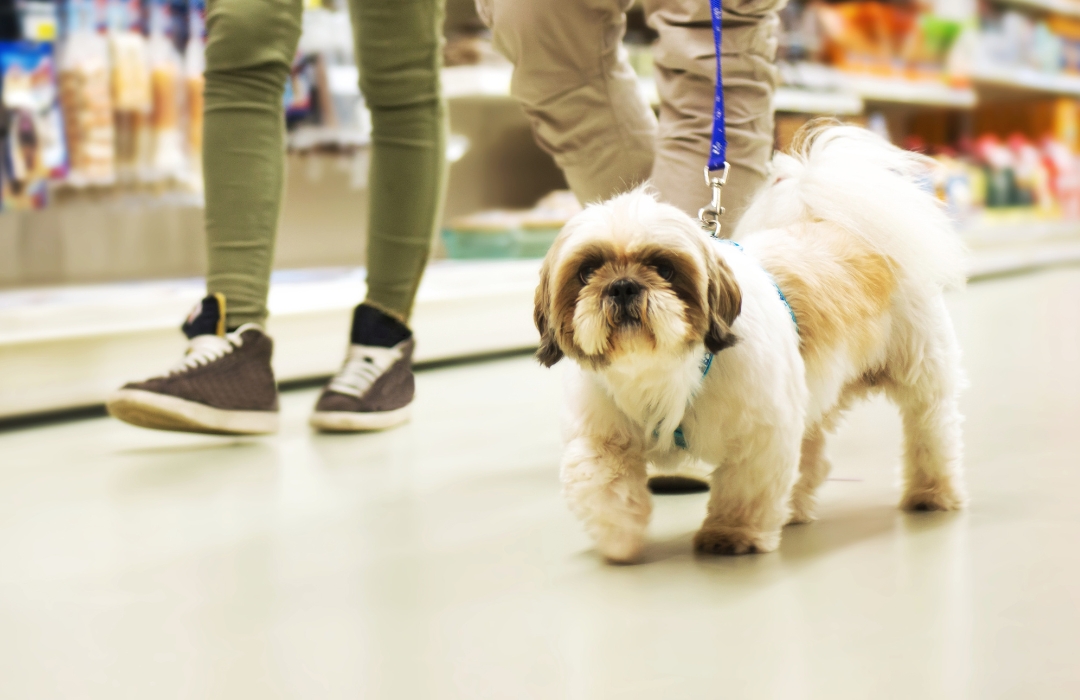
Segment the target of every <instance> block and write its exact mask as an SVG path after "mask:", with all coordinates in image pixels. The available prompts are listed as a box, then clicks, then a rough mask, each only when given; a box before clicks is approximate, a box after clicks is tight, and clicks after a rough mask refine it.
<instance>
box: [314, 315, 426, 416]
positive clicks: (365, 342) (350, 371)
mask: <svg viewBox="0 0 1080 700" xmlns="http://www.w3.org/2000/svg"><path fill="white" fill-rule="evenodd" d="M351 339H352V343H351V344H350V345H349V350H348V354H347V355H346V357H345V363H344V364H343V365H342V367H341V370H340V371H339V372H338V373H337V374H336V375H334V378H333V379H331V380H330V383H329V384H327V385H326V388H325V389H323V392H322V395H321V396H319V400H318V402H317V403H316V404H315V412H314V413H312V414H311V425H312V426H313V427H315V428H317V429H319V430H325V431H329V432H359V431H364V430H384V429H386V428H392V427H394V426H397V425H401V424H402V423H405V422H406V421H408V420H409V417H410V415H411V408H412V407H411V404H412V400H413V394H414V393H415V391H416V383H415V381H414V379H413V373H412V354H413V348H414V347H415V341H414V340H413V337H412V331H410V330H409V329H408V327H406V326H405V324H403V323H401V322H400V321H398V320H397V319H395V318H393V317H391V316H389V315H387V314H384V313H383V312H381V311H379V310H378V309H376V308H374V307H371V306H367V305H365V304H361V305H360V306H358V307H356V311H355V312H354V314H353V327H352V338H351Z"/></svg>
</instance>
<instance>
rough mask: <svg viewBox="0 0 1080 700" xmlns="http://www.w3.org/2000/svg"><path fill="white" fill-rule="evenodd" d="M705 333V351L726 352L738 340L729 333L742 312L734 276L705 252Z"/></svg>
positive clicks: (712, 254) (721, 260)
mask: <svg viewBox="0 0 1080 700" xmlns="http://www.w3.org/2000/svg"><path fill="white" fill-rule="evenodd" d="M706 257H707V258H708V270H709V329H708V330H707V331H705V347H706V348H707V349H708V351H709V352H711V353H713V354H715V353H718V352H720V351H721V350H723V349H724V348H730V347H731V346H732V345H734V344H735V343H736V342H738V340H739V339H738V338H737V337H736V336H735V334H734V333H732V332H731V324H733V323H735V319H736V318H738V316H739V312H740V311H741V310H742V292H741V291H740V289H739V283H738V282H736V281H735V275H734V273H732V272H731V268H730V267H728V266H727V263H725V262H724V260H723V258H721V257H720V256H719V255H718V254H717V253H716V251H714V250H709V251H708V255H707V256H706Z"/></svg>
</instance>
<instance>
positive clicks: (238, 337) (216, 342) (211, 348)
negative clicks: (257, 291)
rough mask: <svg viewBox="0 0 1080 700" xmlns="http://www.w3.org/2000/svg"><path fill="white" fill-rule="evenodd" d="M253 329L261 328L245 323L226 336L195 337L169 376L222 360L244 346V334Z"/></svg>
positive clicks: (207, 335)
mask: <svg viewBox="0 0 1080 700" xmlns="http://www.w3.org/2000/svg"><path fill="white" fill-rule="evenodd" d="M252 328H255V329H258V328H259V327H258V326H256V325H255V324H254V323H245V324H244V325H242V326H240V327H239V328H237V329H236V330H235V331H233V332H232V333H226V334H225V335H224V336H220V335H213V334H209V333H208V334H206V335H197V336H195V337H194V338H192V339H191V340H189V341H188V347H187V352H185V353H184V357H183V359H181V360H180V362H178V363H176V365H175V366H174V367H173V368H172V369H170V370H169V374H179V373H181V372H187V371H188V370H192V369H195V368H196V367H204V366H206V365H208V364H210V363H211V362H214V361H215V360H220V359H221V358H223V357H225V356H226V355H228V354H229V353H230V352H232V351H233V350H235V349H236V348H238V347H240V346H241V345H243V344H244V338H243V335H242V334H243V332H244V331H246V330H249V329H252Z"/></svg>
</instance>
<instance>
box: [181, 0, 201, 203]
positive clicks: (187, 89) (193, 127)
mask: <svg viewBox="0 0 1080 700" xmlns="http://www.w3.org/2000/svg"><path fill="white" fill-rule="evenodd" d="M205 71H206V2H205V0H191V3H190V5H189V6H188V40H187V46H186V47H185V49H184V95H185V98H186V99H185V100H184V105H185V108H186V109H185V115H186V120H185V121H186V124H185V134H186V150H187V159H188V177H189V178H190V180H191V182H192V185H193V186H194V187H195V188H196V189H198V190H201V189H202V143H203V104H204V103H203V89H204V87H205V84H206V81H205V78H204V77H203V73H204V72H205Z"/></svg>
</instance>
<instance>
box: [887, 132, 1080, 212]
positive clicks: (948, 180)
mask: <svg viewBox="0 0 1080 700" xmlns="http://www.w3.org/2000/svg"><path fill="white" fill-rule="evenodd" d="M908 145H909V146H916V147H918V146H919V144H917V143H909V144H908ZM935 150H936V152H935V153H934V155H933V158H934V159H935V160H936V161H937V165H938V168H937V170H936V171H935V172H934V180H933V184H934V188H935V190H936V192H937V195H938V197H939V198H941V199H942V200H943V201H944V202H945V204H946V206H947V207H948V210H949V212H950V214H952V215H953V216H954V218H956V219H957V220H958V221H959V222H961V223H968V224H971V223H977V222H978V221H980V220H985V219H986V218H987V217H989V218H990V219H993V218H995V217H998V216H1000V215H1001V214H1002V213H1008V214H1009V215H1011V216H1013V217H1014V218H1015V217H1016V216H1019V215H1023V216H1024V217H1025V218H1027V219H1030V220H1048V219H1058V218H1063V219H1070V220H1075V219H1080V155H1078V154H1077V153H1076V152H1075V151H1074V150H1072V149H1071V148H1070V147H1069V146H1068V145H1066V144H1064V143H1062V142H1061V141H1058V140H1056V139H1054V138H1053V137H1050V136H1047V137H1044V138H1043V139H1041V140H1039V141H1038V142H1034V141H1032V140H1030V139H1029V138H1028V137H1026V136H1024V135H1022V134H1018V133H1017V134H1012V135H1010V136H1009V137H1008V138H1005V139H1002V138H1000V137H998V136H996V135H994V134H982V135H980V136H979V137H978V138H976V139H975V140H974V141H969V142H964V143H961V144H959V145H958V146H957V147H956V148H952V147H939V148H937V149H935Z"/></svg>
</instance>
